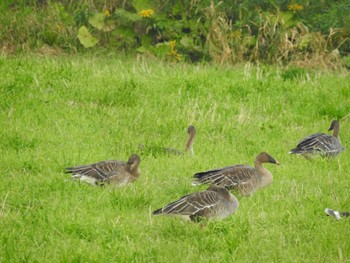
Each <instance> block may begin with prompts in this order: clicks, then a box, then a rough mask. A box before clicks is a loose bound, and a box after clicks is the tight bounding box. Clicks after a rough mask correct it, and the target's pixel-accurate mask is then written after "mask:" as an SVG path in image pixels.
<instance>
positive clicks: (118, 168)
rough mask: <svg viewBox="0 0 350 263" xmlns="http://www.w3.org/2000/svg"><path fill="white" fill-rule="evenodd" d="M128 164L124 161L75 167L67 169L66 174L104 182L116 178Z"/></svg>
mask: <svg viewBox="0 0 350 263" xmlns="http://www.w3.org/2000/svg"><path fill="white" fill-rule="evenodd" d="M126 165H127V164H126V163H125V162H122V161H116V160H110V161H103V162H98V163H93V164H88V165H81V166H74V167H68V168H66V173H72V174H73V176H74V177H77V178H80V177H82V176H86V177H91V178H94V179H96V180H98V181H104V180H106V179H108V178H109V177H111V176H115V175H117V174H119V173H121V172H122V171H124V170H125V169H126Z"/></svg>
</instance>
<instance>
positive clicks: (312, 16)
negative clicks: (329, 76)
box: [0, 0, 350, 68]
mask: <svg viewBox="0 0 350 263" xmlns="http://www.w3.org/2000/svg"><path fill="white" fill-rule="evenodd" d="M0 8H1V13H2V16H1V18H0V44H1V45H2V51H3V52H8V53H11V52H16V51H19V50H32V49H37V50H39V51H40V52H42V53H53V52H54V53H57V52H62V51H65V52H76V51H81V50H83V49H84V48H90V49H91V48H92V49H94V50H99V49H101V48H103V49H106V48H107V49H109V50H114V51H118V52H127V53H130V52H138V53H148V54H152V55H153V56H158V57H161V58H166V59H169V60H174V61H179V60H186V61H202V60H209V61H214V62H217V63H237V62H241V61H261V62H267V63H281V64H290V63H293V64H298V65H302V66H324V67H329V68H332V67H333V68H334V67H339V66H340V65H341V64H342V63H345V64H346V65H348V66H349V65H350V61H349V57H348V54H349V52H350V39H349V36H350V31H349V30H350V16H349V13H350V2H349V1H348V0H339V1H319V0H311V1H310V0H300V1H297V2H296V1H286V0H275V1H272V0H264V1H260V0H259V1H257V0H255V1H250V0H249V1H248V0H240V1H238V0H232V1H209V0H206V1H198V0H195V1H169V0H156V1H153V0H133V1H102V0H98V1H84V0H81V1H68V0H59V1H49V0H40V1H38V0H4V1H1V4H0ZM341 57H343V60H341V59H340V58H341Z"/></svg>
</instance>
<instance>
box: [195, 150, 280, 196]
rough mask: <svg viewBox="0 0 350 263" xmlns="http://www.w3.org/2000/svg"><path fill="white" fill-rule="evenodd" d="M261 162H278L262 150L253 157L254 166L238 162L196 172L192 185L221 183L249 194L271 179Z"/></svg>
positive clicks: (266, 184)
mask: <svg viewBox="0 0 350 263" xmlns="http://www.w3.org/2000/svg"><path fill="white" fill-rule="evenodd" d="M263 163H273V164H279V163H278V162H277V161H276V160H275V159H274V158H273V157H272V156H271V155H269V154H268V153H266V152H262V153H260V154H258V156H257V157H256V158H255V162H254V164H255V166H254V167H251V166H248V165H243V164H238V165H233V166H227V167H224V168H220V169H215V170H210V171H206V172H200V173H196V174H195V175H194V177H195V178H196V179H195V180H194V181H193V182H192V185H201V184H214V185H221V186H224V187H226V188H227V189H234V190H237V191H238V192H239V193H240V194H241V195H251V194H252V193H254V192H255V191H256V190H258V189H260V188H263V187H265V186H268V185H270V184H271V183H272V181H273V176H272V174H271V173H270V172H269V171H268V170H267V169H266V168H265V167H264V166H263V165H262V164H263Z"/></svg>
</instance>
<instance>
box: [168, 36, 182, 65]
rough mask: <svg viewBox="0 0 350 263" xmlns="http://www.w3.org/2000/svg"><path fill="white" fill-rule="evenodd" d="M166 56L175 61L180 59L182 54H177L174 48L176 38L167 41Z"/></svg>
mask: <svg viewBox="0 0 350 263" xmlns="http://www.w3.org/2000/svg"><path fill="white" fill-rule="evenodd" d="M168 56H169V57H170V58H171V59H173V60H175V61H181V60H182V55H181V54H179V53H178V52H177V50H176V40H171V41H169V52H168Z"/></svg>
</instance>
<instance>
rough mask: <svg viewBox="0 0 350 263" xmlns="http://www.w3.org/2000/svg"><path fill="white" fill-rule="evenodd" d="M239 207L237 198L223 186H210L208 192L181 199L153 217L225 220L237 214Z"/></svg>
mask: <svg viewBox="0 0 350 263" xmlns="http://www.w3.org/2000/svg"><path fill="white" fill-rule="evenodd" d="M238 206H239V203H238V200H237V198H236V197H235V196H234V195H232V194H230V193H229V192H228V191H227V190H226V188H224V187H221V186H215V185H213V186H210V187H209V188H208V189H207V190H204V191H200V192H196V193H192V194H188V195H185V196H183V197H181V198H180V199H179V200H177V201H175V202H172V203H170V204H168V205H166V206H164V207H163V208H160V209H158V210H156V211H154V212H153V215H174V216H179V217H181V218H184V219H187V220H191V221H199V220H200V219H201V218H207V219H224V218H226V217H228V216H229V215H231V214H233V213H234V212H236V210H237V208H238Z"/></svg>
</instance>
